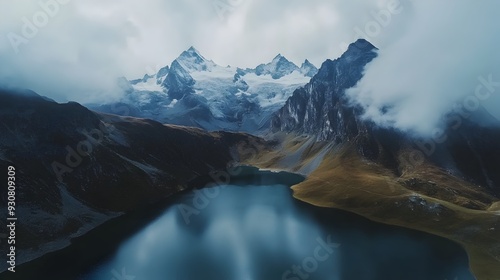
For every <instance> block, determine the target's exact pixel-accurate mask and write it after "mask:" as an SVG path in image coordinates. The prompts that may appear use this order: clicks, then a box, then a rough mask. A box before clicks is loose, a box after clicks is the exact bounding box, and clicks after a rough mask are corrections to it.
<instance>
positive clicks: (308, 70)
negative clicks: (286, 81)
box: [300, 59, 318, 78]
mask: <svg viewBox="0 0 500 280" xmlns="http://www.w3.org/2000/svg"><path fill="white" fill-rule="evenodd" d="M300 73H302V74H304V76H308V77H311V78H312V77H313V76H314V75H316V73H318V68H316V66H314V64H312V63H311V62H309V60H307V59H306V60H305V61H304V62H303V63H302V65H301V66H300Z"/></svg>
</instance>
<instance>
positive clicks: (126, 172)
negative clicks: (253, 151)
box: [0, 89, 261, 268]
mask: <svg viewBox="0 0 500 280" xmlns="http://www.w3.org/2000/svg"><path fill="white" fill-rule="evenodd" d="M254 141H255V143H261V140H259V139H258V138H255V137H251V136H249V135H245V134H234V133H225V132H219V133H207V132H203V131H202V130H200V129H194V128H184V127H177V126H168V125H163V124H161V123H158V122H155V121H152V120H146V119H135V118H125V117H119V116H115V115H105V114H97V113H95V112H92V111H90V110H88V109H87V108H85V107H83V106H81V105H80V104H78V103H74V102H72V103H67V104H58V103H56V102H53V101H51V100H47V99H46V98H43V97H41V96H39V95H37V94H35V93H33V92H30V91H24V92H18V91H17V92H15V91H12V90H3V89H2V90H0V169H1V170H3V171H6V170H7V166H10V165H12V166H14V167H15V168H16V185H17V189H16V197H17V198H18V202H19V203H18V205H17V207H16V213H17V215H18V217H20V218H22V220H23V222H22V224H20V225H19V226H18V227H17V228H16V232H17V235H18V238H19V240H22V242H20V244H19V246H18V251H19V252H21V253H20V259H19V260H18V263H21V262H24V261H26V260H28V259H30V258H33V257H36V256H38V255H40V254H42V253H44V252H47V251H50V250H54V249H57V248H61V247H62V246H64V245H65V244H67V242H69V239H70V238H72V237H75V236H78V235H81V234H83V233H85V232H87V231H88V230H90V229H92V228H93V227H95V226H97V225H98V224H100V223H102V222H104V221H106V220H108V219H110V218H111V217H113V216H116V215H118V214H119V213H122V212H126V211H128V210H131V209H135V208H137V207H139V206H142V205H147V204H150V203H154V202H157V201H160V200H162V199H164V198H166V197H168V196H170V195H172V194H174V193H177V192H179V191H180V190H182V189H185V188H187V187H188V185H189V184H190V182H191V181H192V180H194V179H196V178H198V177H199V176H203V175H208V174H209V173H210V172H211V171H214V170H221V169H225V168H226V167H227V166H228V165H230V164H232V162H234V161H235V160H237V153H236V152H235V149H236V147H237V146H240V144H243V145H246V144H244V143H249V142H252V143H254ZM5 173H6V172H5ZM0 194H1V198H2V201H3V202H2V204H1V205H2V206H1V207H2V209H1V210H2V213H7V210H6V209H5V207H6V205H7V203H6V201H7V189H6V188H3V189H2V190H1V192H0ZM0 226H2V227H5V219H2V221H0ZM48 229H50V230H48ZM49 243H50V245H49ZM31 249H33V250H32V251H31V253H32V254H27V252H28V251H29V250H31ZM3 267H4V265H2V266H1V267H0V268H3Z"/></svg>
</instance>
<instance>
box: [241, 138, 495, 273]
mask: <svg viewBox="0 0 500 280" xmlns="http://www.w3.org/2000/svg"><path fill="white" fill-rule="evenodd" d="M283 140H284V142H282V144H281V145H280V146H277V147H276V149H274V150H268V151H265V152H262V153H261V154H259V155H258V156H257V157H254V158H252V159H248V162H247V163H248V164H252V165H255V166H258V167H261V168H267V169H284V170H288V171H298V170H301V168H302V167H303V166H304V165H306V164H307V163H308V162H311V161H314V158H315V157H317V156H318V155H319V154H321V153H322V151H323V153H324V157H323V158H322V160H321V163H320V164H319V166H317V168H315V170H314V171H312V172H311V173H310V174H308V178H307V179H306V180H305V181H304V182H302V183H300V184H298V185H295V186H293V187H292V189H293V191H294V196H295V197H296V198H297V199H299V200H302V201H305V202H307V203H310V204H313V205H316V206H321V207H331V208H338V209H343V210H346V211H350V212H354V213H357V214H359V215H361V216H364V217H367V218H369V219H371V220H374V221H377V222H380V223H385V224H391V225H397V226H402V227H406V228H411V229H416V230H420V231H424V232H428V233H432V234H435V235H438V236H442V237H445V238H448V239H451V240H454V241H456V242H458V243H460V244H462V245H463V246H464V247H465V249H466V250H467V252H468V254H469V258H470V266H471V270H472V272H473V273H474V274H475V276H476V277H477V279H479V280H498V279H500V211H499V210H500V201H499V200H498V199H497V198H495V197H493V196H490V195H488V194H486V193H485V192H483V191H481V190H480V189H479V188H478V186H474V185H472V184H470V183H468V182H466V181H464V180H462V179H460V178H456V177H453V176H452V175H450V174H448V173H447V172H445V171H444V170H441V169H439V168H437V167H435V166H433V165H431V164H429V163H424V164H422V165H420V166H418V167H415V168H408V167H405V166H400V169H401V170H403V172H402V174H401V175H399V176H398V175H396V174H394V172H392V171H391V170H389V169H387V168H385V167H383V166H381V165H379V164H377V163H374V162H371V161H368V160H366V159H364V158H363V157H361V156H360V155H359V154H358V153H357V151H356V149H355V147H354V146H351V145H350V144H347V145H344V146H343V147H341V148H338V147H337V148H336V149H331V148H329V147H327V145H326V144H324V143H323V144H321V143H313V144H311V142H308V141H307V139H305V138H303V137H291V136H288V137H284V139H283ZM302 146H309V147H307V148H304V147H302ZM324 149H328V151H327V152H326V153H325V152H324ZM298 150H302V151H304V153H303V154H302V155H301V156H300V160H299V161H298V162H296V163H295V165H293V164H292V163H291V162H287V161H286V160H285V159H286V157H287V154H288V153H289V152H290V153H292V154H293V153H296V152H297V151H298ZM291 165H293V166H292V167H291Z"/></svg>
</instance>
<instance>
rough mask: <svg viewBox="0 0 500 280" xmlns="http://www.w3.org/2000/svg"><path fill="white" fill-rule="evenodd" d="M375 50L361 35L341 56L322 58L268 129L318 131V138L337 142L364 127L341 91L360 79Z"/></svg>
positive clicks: (345, 139)
mask: <svg viewBox="0 0 500 280" xmlns="http://www.w3.org/2000/svg"><path fill="white" fill-rule="evenodd" d="M376 50H377V49H376V48H375V47H374V46H373V45H372V44H370V43H369V42H368V41H366V40H362V39H361V40H358V41H356V42H355V43H353V44H351V45H350V46H349V48H348V50H347V51H346V52H345V53H344V54H343V55H342V56H341V57H340V58H338V59H336V60H327V61H326V62H324V63H323V65H322V66H321V68H320V69H319V72H318V73H317V74H316V75H315V76H314V77H313V78H312V79H311V81H310V82H309V83H308V84H307V85H305V86H304V87H301V88H299V89H297V90H296V91H295V92H294V93H293V95H292V97H290V98H289V99H288V100H287V102H286V104H285V106H283V108H281V110H279V111H278V112H277V114H276V115H275V116H274V118H273V119H272V122H271V129H272V130H273V131H286V132H290V131H294V132H299V133H304V134H309V135H317V136H318V139H319V140H331V141H334V142H337V143H341V142H344V141H347V140H350V139H352V138H353V137H355V136H356V135H357V134H358V132H359V131H365V130H366V127H365V124H364V123H363V122H361V121H360V120H359V118H358V114H357V109H356V108H352V107H350V106H349V104H348V100H347V98H346V97H345V95H344V93H345V91H346V90H347V89H349V88H351V87H353V86H354V85H356V83H357V82H358V81H359V80H360V79H361V77H362V76H363V69H364V67H365V65H366V64H367V63H369V62H370V61H371V60H372V59H374V58H375V57H376V56H377V54H376V52H375V51H376Z"/></svg>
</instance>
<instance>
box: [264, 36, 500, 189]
mask: <svg viewBox="0 0 500 280" xmlns="http://www.w3.org/2000/svg"><path fill="white" fill-rule="evenodd" d="M376 50H377V49H376V48H375V47H374V46H373V45H372V44H370V43H369V42H367V41H366V40H363V39H360V40H358V41H356V42H355V43H353V44H351V45H350V46H349V48H348V50H347V51H346V52H345V53H344V54H343V55H342V56H341V57H340V58H338V59H336V60H333V61H332V60H327V61H326V62H324V63H323V65H322V66H321V68H320V70H319V72H318V74H316V75H315V76H314V77H313V78H312V79H311V82H310V83H308V84H306V85H305V86H304V87H301V88H299V89H297V90H296V91H295V92H294V93H293V95H292V96H291V97H290V98H289V99H288V100H287V101H286V103H285V105H284V106H283V107H282V108H281V109H280V110H279V111H278V112H277V113H276V114H275V115H274V116H273V118H272V122H271V130H272V131H274V132H278V131H283V132H288V133H293V134H305V135H309V136H311V137H315V138H316V139H317V140H318V141H327V142H330V143H333V144H337V145H346V144H349V143H351V144H354V145H355V146H356V148H357V150H358V151H359V153H360V154H361V155H362V156H363V157H365V158H366V159H369V160H372V161H375V162H378V163H381V164H383V165H384V166H385V167H387V168H389V169H390V170H392V172H394V173H395V174H402V173H403V172H405V168H406V167H403V165H404V164H403V165H402V163H409V164H410V165H418V164H422V163H423V162H424V161H425V162H430V163H432V164H433V165H435V166H436V167H438V168H442V169H445V170H446V171H448V172H449V173H450V174H453V175H455V176H458V177H460V178H464V179H467V180H468V181H470V182H473V183H474V184H477V185H478V187H480V188H484V191H486V192H488V193H492V194H494V195H496V196H500V176H499V174H500V141H498V140H499V139H500V129H498V128H486V127H480V126H479V125H477V124H475V123H473V122H472V121H470V120H460V125H458V128H457V127H449V128H448V131H446V135H445V136H446V139H444V140H443V139H418V138H415V137H413V136H411V135H407V134H406V133H404V132H402V131H396V130H393V129H388V128H381V127H377V126H376V125H374V124H373V123H371V122H369V121H366V120H364V119H362V117H361V115H362V113H363V112H362V109H360V108H359V107H357V106H356V105H355V104H352V102H351V101H350V100H349V99H348V98H347V97H346V95H345V92H346V90H347V89H349V88H351V87H353V86H355V85H356V83H357V82H358V81H359V80H360V79H361V78H362V76H363V70H364V67H365V66H366V65H367V64H368V63H369V62H370V61H371V60H373V59H375V58H376V56H377V53H376ZM482 114H483V116H481V118H483V119H484V118H487V117H490V118H493V117H492V116H491V115H490V116H486V115H487V113H485V112H482ZM490 123H494V122H493V121H490ZM456 124H457V123H455V124H454V126H457V125H456ZM404 166H408V165H404Z"/></svg>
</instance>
